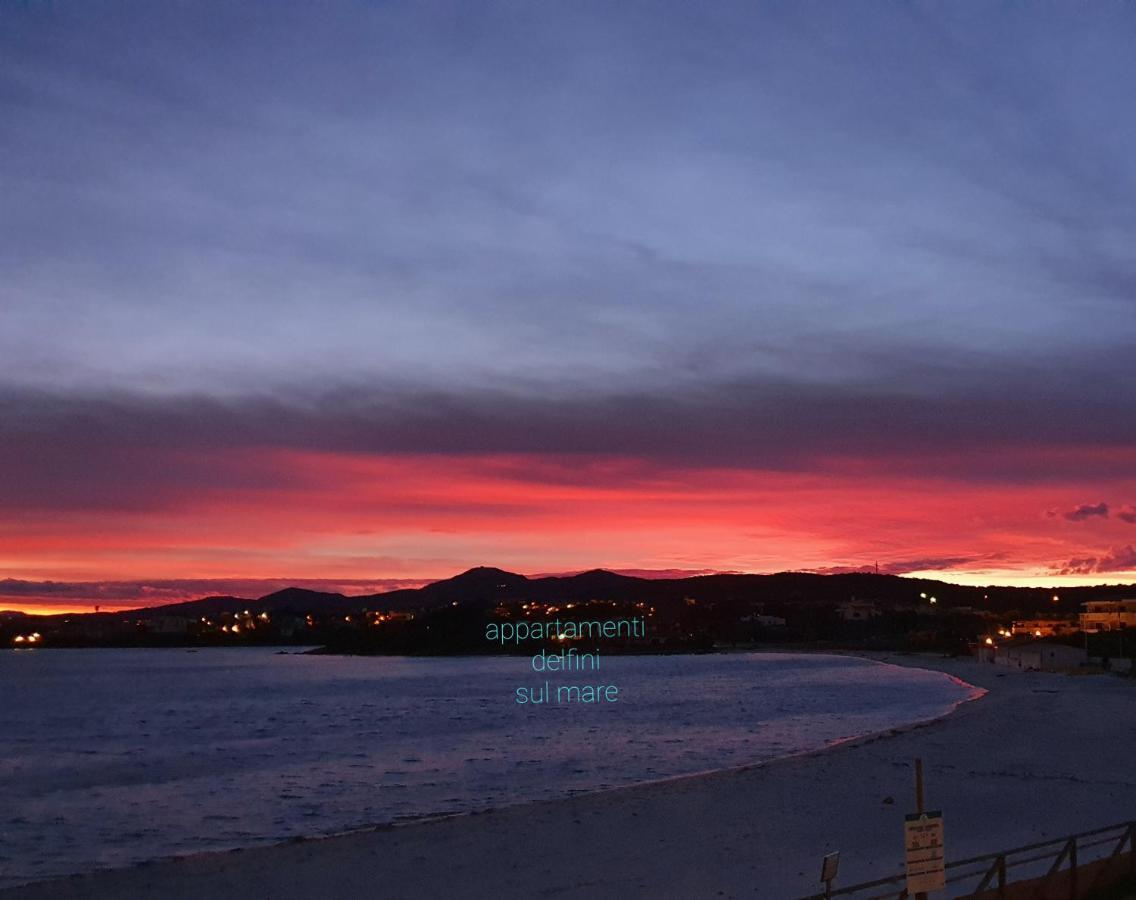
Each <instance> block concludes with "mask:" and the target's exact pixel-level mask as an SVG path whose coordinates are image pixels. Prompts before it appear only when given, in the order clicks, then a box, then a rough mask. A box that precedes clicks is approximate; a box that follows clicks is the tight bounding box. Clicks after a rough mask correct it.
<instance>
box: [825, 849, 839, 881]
mask: <svg viewBox="0 0 1136 900" xmlns="http://www.w3.org/2000/svg"><path fill="white" fill-rule="evenodd" d="M839 868H840V851H839V850H837V851H836V852H835V853H829V854H828V855H827V856H826V857H825V858H824V862H822V863H821V865H820V880H821V881H836V870H837V869H839Z"/></svg>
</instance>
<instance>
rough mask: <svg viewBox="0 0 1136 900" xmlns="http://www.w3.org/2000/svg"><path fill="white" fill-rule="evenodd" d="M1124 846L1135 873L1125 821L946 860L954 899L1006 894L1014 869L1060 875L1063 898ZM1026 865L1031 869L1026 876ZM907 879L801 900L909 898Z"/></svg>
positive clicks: (1133, 845)
mask: <svg viewBox="0 0 1136 900" xmlns="http://www.w3.org/2000/svg"><path fill="white" fill-rule="evenodd" d="M1125 847H1127V848H1128V860H1127V863H1128V864H1127V867H1126V868H1127V873H1126V874H1128V875H1131V876H1136V822H1123V823H1121V824H1119V825H1109V826H1108V827H1106V828H1096V829H1094V830H1092V831H1082V832H1081V833H1080V834H1071V835H1068V836H1066V837H1060V838H1054V839H1053V840H1049V841H1039V842H1038V843H1036V844H1026V845H1025V846H1024V847H1015V848H1014V849H1013V850H1003V851H1001V852H999V853H986V854H983V855H982V856H972V857H970V858H969V859H960V860H956V861H955V862H949V863H947V864H946V870H947V886H948V888H947V889H948V890H950V891H951V892H952V893H951V896H954V897H970V896H974V895H979V894H983V893H988V892H989V893H993V894H994V895H995V896H998V897H1004V896H1006V895H1007V892H1008V891H1009V890H1010V889H1011V888H1012V887H1013V885H1014V882H1012V881H1011V880H1010V878H1009V874H1008V873H1009V872H1010V871H1011V870H1022V871H1020V872H1018V873H1015V874H1018V875H1019V877H1018V879H1017V882H1024V881H1032V880H1034V879H1052V880H1056V879H1057V878H1059V877H1060V878H1064V879H1066V880H1067V881H1068V893H1066V894H1065V896H1067V897H1069V898H1074V900H1075V898H1077V897H1079V896H1080V894H1079V893H1078V891H1079V890H1083V889H1084V888H1085V887H1087V886H1088V885H1084V884H1080V879H1079V877H1078V876H1079V875H1080V874H1081V873H1082V872H1083V871H1084V870H1085V869H1086V867H1088V866H1099V865H1100V864H1101V863H1102V862H1103V861H1105V860H1112V861H1114V862H1116V863H1117V864H1119V861H1120V858H1121V856H1122V854H1123V853H1124V851H1125ZM1046 863H1049V866H1048V869H1046V868H1045V864H1046ZM1026 866H1031V867H1033V868H1032V870H1029V871H1028V874H1027V871H1026V870H1025V867H1026ZM976 879H977V880H976ZM906 881H907V876H906V875H905V874H904V873H903V872H899V873H897V874H895V875H891V876H889V877H887V878H879V879H876V880H875V881H865V882H863V883H861V884H854V885H851V886H849V887H842V888H837V887H834V888H833V889H832V890H831V891H830V892H828V893H825V892H821V893H818V894H813V895H811V896H809V897H806V898H803V900H825V898H826V897H856V898H858V900H906V898H907V896H908V893H907V888H906V886H905V883H906ZM964 882H968V883H970V884H973V885H974V887H973V888H971V889H970V890H966V889H965V888H964V886H963V883H964ZM952 885H953V887H952ZM889 887H890V889H888V890H882V892H879V891H880V889H886V888H889Z"/></svg>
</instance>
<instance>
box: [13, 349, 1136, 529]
mask: <svg viewBox="0 0 1136 900" xmlns="http://www.w3.org/2000/svg"><path fill="white" fill-rule="evenodd" d="M990 377H991V378H992V379H993V380H997V381H999V382H1000V383H1001V384H1003V385H1006V384H1008V383H1012V384H1013V389H1012V391H1011V396H1005V395H1004V394H1003V392H1002V390H1001V389H999V390H997V391H993V390H987V389H986V388H985V387H983V386H982V383H981V382H982V381H983V380H984V378H983V376H982V374H980V373H979V374H975V373H972V374H971V375H970V376H969V378H968V380H963V381H961V383H960V384H959V385H958V386H957V387H955V388H944V387H942V386H939V385H937V384H935V383H931V384H926V383H925V382H927V381H928V380H930V381H932V382H934V380H935V379H934V378H933V377H929V376H928V375H927V373H925V372H923V373H921V372H920V371H919V370H914V369H913V370H903V369H902V368H900V367H898V366H897V368H896V372H895V376H894V377H893V378H892V379H888V380H886V381H882V382H881V381H875V380H873V381H870V382H864V383H860V384H856V385H847V384H845V385H838V384H816V383H810V382H807V381H803V380H790V379H786V378H783V377H780V378H765V379H756V378H751V379H746V380H734V381H724V382H717V383H701V384H697V385H689V386H685V387H682V388H676V389H674V390H672V391H661V390H658V389H647V388H643V389H640V390H635V389H634V388H633V387H631V386H627V387H621V386H612V387H611V388H610V389H609V390H607V391H602V392H601V391H594V390H589V391H583V390H577V389H573V390H564V391H562V392H561V393H559V394H557V393H552V394H548V393H544V392H542V391H541V390H539V389H538V388H536V387H532V386H526V385H524V384H516V385H514V386H512V387H510V388H504V387H500V388H497V389H488V388H484V389H478V388H471V389H468V390H466V391H462V392H458V391H448V392H443V391H433V392H425V391H422V390H421V389H417V388H414V387H409V386H406V385H401V384H397V383H396V384H389V385H387V386H385V387H378V386H375V385H369V384H363V383H356V384H352V385H341V386H338V387H335V388H325V389H323V390H322V391H321V390H317V389H316V388H315V387H314V386H310V387H308V388H306V389H304V390H299V389H297V390H296V391H294V392H293V393H292V394H290V395H284V394H282V393H260V394H249V395H244V396H233V397H230V398H226V399H222V398H216V397H208V396H201V395H197V396H193V395H190V396H184V395H183V396H161V397H149V396H145V395H141V394H138V393H128V392H121V391H120V392H102V393H83V394H77V393H74V392H71V393H61V392H58V391H55V392H46V391H30V390H9V391H7V392H2V393H0V465H2V466H3V470H4V471H5V473H6V475H7V477H6V478H5V479H4V481H3V482H2V483H0V502H2V503H3V504H4V505H5V506H6V507H7V508H40V509H63V508H86V509H95V510H100V509H101V510H105V511H113V510H115V509H122V508H145V507H149V508H156V507H162V506H166V505H169V504H170V503H174V502H177V501H178V500H179V499H191V498H192V495H193V494H194V492H197V491H200V490H202V489H209V490H215V491H237V490H250V491H266V492H267V491H271V490H272V489H274V488H278V487H283V486H289V487H296V486H299V487H304V486H308V485H309V483H312V484H314V483H316V482H318V480H319V479H320V478H321V477H322V475H321V473H320V472H319V471H318V470H314V469H304V470H298V469H296V468H295V467H293V466H289V465H288V464H287V462H286V461H284V460H282V459H280V458H279V457H274V456H271V455H266V454H265V453H264V452H263V451H265V450H297V451H328V452H347V453H359V454H401V453H409V454H431V455H458V454H482V455H488V454H517V455H522V456H523V455H536V454H540V455H553V456H556V457H557V459H558V460H559V461H558V462H556V463H552V462H544V463H537V462H533V463H532V464H531V465H518V466H517V475H518V477H522V478H525V479H532V478H537V479H543V480H547V481H550V482H557V481H562V482H566V483H572V482H576V481H579V480H581V479H583V480H587V481H589V482H594V480H595V479H596V478H597V477H601V475H602V473H597V470H596V468H595V467H594V466H593V465H590V464H589V460H590V459H593V458H595V457H598V456H608V457H630V458H638V459H643V460H646V461H649V462H651V463H652V464H659V465H663V466H668V467H702V466H709V467H714V466H721V467H740V468H756V469H783V470H796V471H804V470H810V469H814V470H815V469H818V468H827V469H829V470H833V471H845V472H848V473H852V474H855V473H856V472H863V473H865V474H871V473H873V472H876V473H879V472H887V473H890V474H895V475H912V476H939V477H946V478H955V479H962V480H970V481H981V482H990V483H1020V482H1036V481H1047V480H1062V479H1067V478H1069V477H1080V476H1082V475H1083V474H1084V470H1085V467H1086V465H1091V466H1092V468H1093V471H1094V473H1095V474H1096V475H1098V476H1101V477H1107V476H1109V475H1113V476H1115V477H1125V476H1127V475H1128V474H1130V473H1131V471H1132V464H1133V459H1134V457H1136V450H1133V449H1132V448H1136V409H1133V410H1131V411H1130V413H1129V412H1124V413H1123V414H1122V410H1124V409H1125V407H1126V405H1128V404H1130V403H1133V402H1136V401H1129V400H1125V399H1124V398H1123V397H1118V398H1117V399H1116V400H1115V401H1114V402H1111V403H1110V404H1108V405H1107V407H1102V408H1100V409H1099V410H1097V409H1094V408H1093V407H1092V405H1091V404H1089V405H1081V406H1078V405H1077V403H1076V397H1077V395H1078V393H1079V388H1077V387H1076V386H1070V385H1069V383H1068V376H1067V375H1063V376H1062V378H1063V381H1062V383H1061V384H1058V383H1054V382H1051V381H1050V380H1048V379H1047V378H1046V377H1045V376H1044V374H1042V373H1032V372H1031V373H1030V375H1029V377H1026V376H1025V375H1016V374H1011V373H1007V372H1004V371H1003V372H997V373H991V375H990ZM1062 390H1064V392H1065V396H1066V398H1067V402H1062V403H1057V404H1052V405H1051V401H1052V400H1053V398H1054V397H1055V396H1058V395H1059V393H1060V392H1061V391H1062ZM1055 448H1056V449H1057V450H1060V451H1061V452H1054V450H1055ZM1086 454H1087V455H1086ZM574 459H577V460H579V464H574V463H573V462H572V460H574ZM499 474H500V475H502V477H509V476H510V472H509V470H508V469H507V468H505V469H502V471H501V472H500V473H499ZM609 474H610V477H611V478H613V479H615V480H617V481H618V480H619V479H635V478H637V477H640V476H641V475H643V473H641V472H636V471H628V470H626V469H618V470H612V471H611V472H610V473H609ZM1107 512H1108V508H1107V504H1101V505H1091V504H1086V505H1084V506H1082V507H1079V508H1078V509H1076V510H1072V511H1069V512H1066V513H1065V514H1064V515H1065V518H1067V519H1070V520H1073V521H1078V520H1083V519H1086V518H1091V517H1093V516H1104V515H1106V514H1107Z"/></svg>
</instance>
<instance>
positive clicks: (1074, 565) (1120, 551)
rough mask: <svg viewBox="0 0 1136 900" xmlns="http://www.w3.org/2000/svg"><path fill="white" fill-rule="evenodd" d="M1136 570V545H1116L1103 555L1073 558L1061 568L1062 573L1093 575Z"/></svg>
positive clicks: (1060, 572)
mask: <svg viewBox="0 0 1136 900" xmlns="http://www.w3.org/2000/svg"><path fill="white" fill-rule="evenodd" d="M1132 571H1136V547H1133V546H1132V545H1131V544H1128V545H1127V546H1124V547H1114V548H1113V549H1112V550H1110V551H1109V552H1108V553H1105V554H1102V555H1101V556H1085V557H1081V558H1079V559H1071V560H1069V561H1068V562H1067V563H1065V565H1064V566H1063V567H1062V568H1061V569H1060V570H1059V574H1061V575H1092V574H1096V573H1103V572H1132Z"/></svg>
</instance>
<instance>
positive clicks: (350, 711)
mask: <svg viewBox="0 0 1136 900" xmlns="http://www.w3.org/2000/svg"><path fill="white" fill-rule="evenodd" d="M545 681H548V682H549V684H550V692H549V693H550V697H549V699H550V700H551V702H548V703H543V704H535V705H534V704H532V703H526V704H523V705H522V704H518V703H517V702H516V695H517V688H518V687H526V688H531V689H533V691H534V694H533V696H537V693H536V691H537V690H538V689H539V687H540V686H541V685H543V683H544V682H545ZM561 684H565V685H567V684H577V685H581V684H591V685H593V686H594V685H600V684H602V685H605V686H607V685H615V686H617V687H618V692H617V694H612V693H611V692H606V691H605V692H599V693H598V696H604V697H612V696H616V697H617V699H616V700H615V701H614V702H612V701H610V700H603V701H602V702H597V703H590V704H588V703H580V702H572V703H564V704H558V703H557V702H556V688H557V687H558V686H559V685H561ZM0 692H2V693H0V798H3V799H2V801H0V887H5V886H10V885H15V884H20V883H23V882H28V881H34V880H39V879H43V878H48V877H52V876H58V875H65V874H71V873H76V872H85V871H90V870H93V869H98V868H104V867H118V866H124V865H129V864H132V863H137V862H141V861H144V860H152V859H157V858H163V857H171V856H179V855H185V854H190V853H196V852H200V851H208V850H220V849H227V848H234V847H248V846H253V845H257V844H265V843H273V842H279V841H284V840H288V839H290V838H296V837H301V836H317V835H326V834H333V833H337V832H343V831H349V830H353V829H360V828H366V827H369V826H374V825H383V824H392V823H394V824H397V823H404V822H411V821H416V820H420V819H424V818H430V817H434V816H443V815H453V814H462V813H469V812H472V811H478V810H485V809H489V808H494V807H500V806H504V805H509V804H515V803H523V802H527V801H533V800H546V799H556V798H563V797H567V796H569V795H571V794H575V793H579V792H582V791H597V790H605V789H610V788H615V787H621V786H625V785H631V784H635V783H640V782H649V781H655V780H661V779H668V778H675V777H681V776H686V775H692V774H696V773H701V772H708V771H713V770H718V769H726V768H732V767H736V766H744V765H753V764H758V763H762V762H765V761H768V760H772V759H775V758H777V757H783V756H789V755H794V754H800V753H806V752H810V751H815V750H820V749H823V748H825V747H827V746H831V745H832V744H835V743H838V742H841V741H845V740H849V739H852V738H855V737H859V736H863V735H867V734H872V733H876V732H882V731H886V730H889V729H894V728H900V727H903V726H906V725H910V724H912V723H916V722H921V721H926V720H930V719H933V718H936V717H939V716H942V715H945V714H947V713H949V712H950V711H951V710H952V709H954V708H955V707H956V706H957V705H958V704H959V703H961V702H963V701H965V700H967V699H970V698H971V697H972V696H974V695H975V692H976V689H975V688H973V687H971V686H970V685H966V684H964V683H962V682H959V681H957V680H955V679H953V678H951V677H949V676H946V675H943V674H941V673H938V672H933V671H928V670H923V669H917V668H906V667H899V666H893V665H886V664H882V663H877V662H872V661H868V660H864V659H858V658H852V657H843V656H835V655H822V654H791V653H738V654H707V655H697V656H612V657H605V658H603V659H601V660H600V667H599V669H598V670H594V671H592V670H587V671H570V672H553V673H547V672H535V671H533V669H532V664H531V662H530V659H529V658H528V657H461V658H436V657H435V658H421V657H418V658H406V657H363V656H329V655H315V654H307V653H303V652H300V651H298V650H294V649H290V650H289V651H288V652H281V651H279V650H274V649H272V648H216V649H205V648H203V649H200V650H185V649H131V650H108V649H92V650H65V649H28V650H14V649H13V650H5V651H0Z"/></svg>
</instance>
